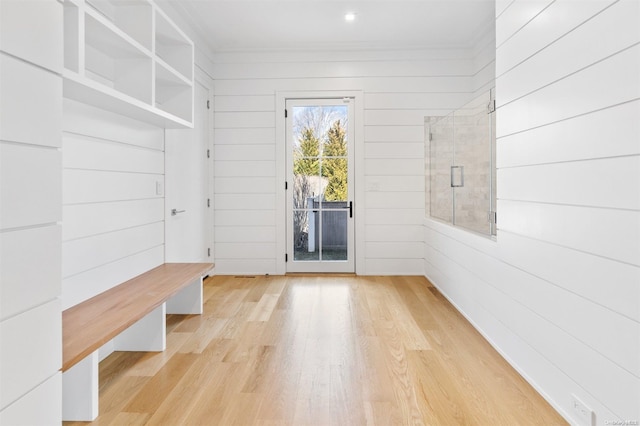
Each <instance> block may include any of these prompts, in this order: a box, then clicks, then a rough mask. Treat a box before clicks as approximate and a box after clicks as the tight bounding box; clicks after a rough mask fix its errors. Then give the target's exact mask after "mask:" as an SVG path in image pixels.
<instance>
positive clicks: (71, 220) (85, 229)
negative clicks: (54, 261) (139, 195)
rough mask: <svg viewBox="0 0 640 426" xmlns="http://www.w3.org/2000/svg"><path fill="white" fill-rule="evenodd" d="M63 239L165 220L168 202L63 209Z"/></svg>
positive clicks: (152, 199)
mask: <svg viewBox="0 0 640 426" xmlns="http://www.w3.org/2000/svg"><path fill="white" fill-rule="evenodd" d="M62 215H63V217H64V226H63V233H62V239H63V241H69V240H73V239H77V238H84V237H88V236H93V235H98V234H104V233H109V232H114V231H118V230H122V229H126V228H132V227H136V226H141V225H147V224H150V223H156V222H161V221H163V220H164V199H162V198H149V199H143V200H128V201H115V202H105V203H89V204H72V205H67V206H63V208H62Z"/></svg>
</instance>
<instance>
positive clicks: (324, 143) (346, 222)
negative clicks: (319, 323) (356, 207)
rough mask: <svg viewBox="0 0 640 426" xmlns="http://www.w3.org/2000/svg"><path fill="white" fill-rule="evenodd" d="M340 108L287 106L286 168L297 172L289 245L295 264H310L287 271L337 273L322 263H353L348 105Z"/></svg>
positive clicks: (310, 104) (300, 103) (326, 104)
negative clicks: (351, 252)
mask: <svg viewBox="0 0 640 426" xmlns="http://www.w3.org/2000/svg"><path fill="white" fill-rule="evenodd" d="M341 101H342V100H340V101H339V102H341ZM336 103H337V102H336V100H325V101H324V102H318V104H313V102H312V101H303V100H300V101H296V102H292V104H291V105H289V104H288V108H287V110H288V111H289V113H290V114H291V118H292V120H291V124H290V126H291V127H290V136H289V137H290V139H291V140H290V142H289V144H290V150H291V151H290V155H289V158H290V160H289V161H290V163H289V166H288V167H289V168H290V170H291V171H292V172H293V173H292V175H293V188H292V189H293V190H292V191H291V192H290V194H289V196H290V197H292V198H293V199H292V200H290V203H289V205H290V206H291V210H290V214H291V217H292V220H291V221H290V223H292V227H293V229H292V232H291V236H290V237H289V238H292V240H290V241H289V244H288V245H289V247H292V249H293V259H292V260H293V262H294V263H296V262H298V263H299V264H302V263H306V266H300V267H296V266H292V265H289V266H288V267H287V269H288V271H292V272H295V271H309V272H314V271H318V272H333V271H334V270H333V269H330V267H321V266H319V265H320V263H331V262H334V263H335V262H347V261H350V262H353V259H350V251H349V249H350V247H349V240H350V237H349V234H350V232H351V233H352V230H351V229H350V228H351V226H352V225H351V223H350V219H351V217H352V215H351V212H352V204H351V203H350V201H349V200H350V197H351V194H350V191H351V190H350V186H351V184H352V183H351V182H350V178H349V173H350V170H349V131H348V130H349V129H348V125H349V105H348V104H346V105H340V104H336ZM327 268H329V269H327ZM351 269H352V267H351ZM335 271H336V272H342V271H341V270H335Z"/></svg>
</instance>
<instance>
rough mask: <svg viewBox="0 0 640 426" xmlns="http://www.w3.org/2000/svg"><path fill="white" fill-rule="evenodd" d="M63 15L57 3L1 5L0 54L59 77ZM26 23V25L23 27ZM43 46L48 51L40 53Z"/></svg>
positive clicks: (13, 1)
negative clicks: (34, 29) (1, 52)
mask: <svg viewBox="0 0 640 426" xmlns="http://www.w3.org/2000/svg"><path fill="white" fill-rule="evenodd" d="M62 13H63V6H62V4H61V3H60V2H58V1H56V0H46V1H40V2H37V3H36V2H30V1H19V0H5V1H3V2H2V3H1V4H0V28H1V29H2V30H1V31H2V32H1V35H0V50H2V51H4V52H7V53H10V54H11V55H13V56H16V57H18V58H22V59H24V60H26V61H29V62H31V63H33V64H36V65H38V66H40V67H43V68H46V69H49V70H51V71H53V72H56V73H61V72H62V58H63V53H62V47H63V46H62V33H63V30H62ZM25 22H29V25H24V23H25ZM33 28H37V29H38V31H33ZM43 46H46V47H47V48H46V49H43V48H42V47H43ZM4 89H5V87H4V86H3V91H4Z"/></svg>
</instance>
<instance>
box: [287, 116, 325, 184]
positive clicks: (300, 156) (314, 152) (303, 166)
mask: <svg viewBox="0 0 640 426" xmlns="http://www.w3.org/2000/svg"><path fill="white" fill-rule="evenodd" d="M298 144H299V145H298V149H296V150H295V151H294V156H295V157H294V163H293V173H294V174H295V175H306V176H319V175H320V158H319V157H320V139H318V138H317V137H316V135H315V134H314V131H313V130H312V129H311V128H309V127H305V128H304V129H303V130H302V132H301V134H300V137H299V138H298Z"/></svg>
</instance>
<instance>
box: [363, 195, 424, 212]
mask: <svg viewBox="0 0 640 426" xmlns="http://www.w3.org/2000/svg"><path fill="white" fill-rule="evenodd" d="M365 204H366V208H367V209H384V208H401V209H419V208H424V192H422V191H420V192H418V191H416V192H398V193H394V192H369V193H367V198H366V199H365Z"/></svg>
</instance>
